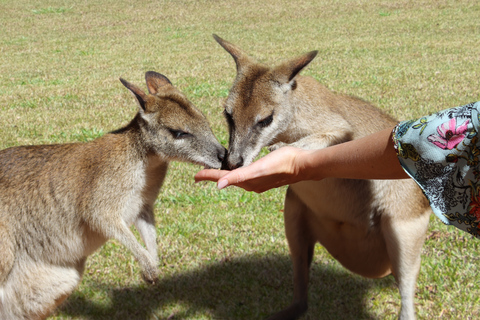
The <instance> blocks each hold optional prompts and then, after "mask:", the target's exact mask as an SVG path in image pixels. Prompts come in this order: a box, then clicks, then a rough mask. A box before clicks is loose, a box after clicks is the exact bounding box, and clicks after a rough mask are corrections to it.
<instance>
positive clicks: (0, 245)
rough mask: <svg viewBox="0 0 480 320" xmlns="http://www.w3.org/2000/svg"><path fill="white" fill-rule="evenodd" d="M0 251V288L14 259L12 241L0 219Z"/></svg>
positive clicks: (0, 302)
mask: <svg viewBox="0 0 480 320" xmlns="http://www.w3.org/2000/svg"><path fill="white" fill-rule="evenodd" d="M0 252H1V254H2V258H1V259H0V290H1V288H2V285H3V283H4V282H5V279H6V278H7V276H8V274H9V273H10V270H11V269H12V266H13V262H14V261H15V247H14V242H13V239H12V237H11V233H10V232H9V228H8V226H7V225H6V224H5V223H4V222H2V221H0ZM1 306H2V295H1V292H0V307H1Z"/></svg>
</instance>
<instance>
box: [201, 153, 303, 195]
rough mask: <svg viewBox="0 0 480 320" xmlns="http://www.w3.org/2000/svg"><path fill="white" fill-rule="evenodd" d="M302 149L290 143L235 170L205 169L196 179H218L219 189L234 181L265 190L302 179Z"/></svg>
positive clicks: (245, 186)
mask: <svg viewBox="0 0 480 320" xmlns="http://www.w3.org/2000/svg"><path fill="white" fill-rule="evenodd" d="M302 152H304V150H302V149H298V148H294V147H288V146H287V147H283V148H280V149H278V150H275V151H273V152H271V153H269V154H268V155H266V156H265V157H263V158H261V159H259V160H257V161H255V162H253V163H252V164H250V165H249V166H246V167H242V168H238V169H235V170H232V171H226V170H214V169H204V170H201V171H199V172H198V173H197V174H196V175H195V182H199V181H205V180H208V181H213V182H217V187H218V189H223V188H225V187H228V186H231V185H234V186H237V187H240V188H243V189H245V190H247V191H254V192H257V193H261V192H264V191H267V190H270V189H272V188H278V187H281V186H284V185H288V184H292V183H295V182H298V181H300V180H301V178H300V171H301V170H300V168H299V163H298V161H297V160H298V159H297V157H298V156H299V155H300V154H301V153H302Z"/></svg>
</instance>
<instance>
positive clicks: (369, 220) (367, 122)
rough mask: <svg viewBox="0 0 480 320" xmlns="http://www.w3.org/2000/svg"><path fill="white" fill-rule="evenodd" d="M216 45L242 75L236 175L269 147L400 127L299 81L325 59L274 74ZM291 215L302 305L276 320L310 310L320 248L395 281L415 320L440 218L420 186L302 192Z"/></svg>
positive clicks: (233, 111)
mask: <svg viewBox="0 0 480 320" xmlns="http://www.w3.org/2000/svg"><path fill="white" fill-rule="evenodd" d="M214 38H215V40H216V41H217V42H218V43H219V44H220V45H221V46H222V47H223V48H224V49H225V50H227V51H228V52H229V53H230V55H231V56H232V57H233V59H234V60H235V63H236V66H237V76H236V78H235V81H234V83H233V86H232V88H231V90H230V93H229V95H228V98H227V99H226V101H225V116H226V118H227V121H228V123H229V129H230V142H229V150H228V154H227V157H226V159H225V162H224V166H226V168H227V169H234V168H237V167H240V166H246V165H248V164H250V163H251V162H252V161H253V159H254V158H255V157H256V156H257V155H258V153H259V151H260V149H261V148H263V147H265V146H271V147H272V148H278V147H281V146H282V145H287V144H288V145H292V146H296V147H300V148H304V149H320V148H325V147H327V146H331V145H334V144H338V143H342V142H345V141H348V140H352V139H357V138H360V137H362V136H366V135H368V134H370V133H374V132H376V131H380V130H381V129H385V128H388V127H389V126H390V127H393V126H394V125H395V123H396V121H395V120H394V119H392V118H391V117H390V116H388V115H386V114H384V113H383V112H381V111H380V110H379V109H377V108H375V107H374V106H372V105H371V104H369V103H367V102H365V101H363V100H360V99H358V98H354V97H350V96H345V95H340V94H336V93H333V92H331V91H330V90H328V89H327V88H326V87H324V86H322V85H321V84H320V83H318V82H317V81H316V80H314V79H313V78H311V77H304V76H300V75H298V73H299V72H300V71H301V70H302V69H303V68H304V67H305V66H306V65H308V64H309V63H310V62H311V61H312V59H313V58H314V57H315V56H316V54H317V52H316V51H312V52H309V53H307V54H305V55H303V56H300V57H298V58H296V59H292V60H289V61H286V62H284V63H282V64H280V65H279V66H277V67H274V68H271V67H268V66H265V65H262V64H260V63H258V62H256V61H254V59H252V58H251V57H249V56H247V55H246V54H245V53H244V52H243V51H242V50H241V49H239V48H238V47H236V46H235V45H233V44H231V43H229V42H227V41H225V40H223V39H221V38H220V37H218V36H216V35H214ZM284 215H285V230H286V236H287V240H288V244H289V248H290V254H291V258H292V260H293V269H294V298H293V303H292V304H291V305H290V306H289V307H288V308H286V309H285V310H283V311H281V312H279V313H277V314H275V315H274V316H272V318H271V319H296V318H298V317H299V316H300V315H301V314H303V313H304V312H305V311H306V310H307V284H308V278H309V267H310V264H311V262H312V258H313V252H314V245H315V243H316V242H320V243H321V244H322V245H323V246H324V247H325V248H326V249H327V250H328V251H329V252H330V253H331V255H332V256H333V257H335V258H336V259H337V260H338V261H340V263H342V265H343V266H345V267H346V268H347V269H349V270H351V271H353V272H355V273H358V274H360V275H362V276H365V277H371V278H377V277H383V276H386V275H388V274H390V273H393V274H394V275H395V277H396V280H397V281H398V285H399V290H400V294H401V297H402V305H401V310H400V314H399V317H400V318H401V319H414V318H415V309H414V295H415V287H416V279H417V276H418V272H419V268H420V254H421V248H422V245H423V243H424V238H425V233H426V230H427V225H428V220H429V215H430V210H429V206H428V202H427V200H426V198H425V197H424V196H423V194H422V192H421V190H420V189H419V188H418V187H417V186H416V185H415V183H414V182H413V181H411V180H397V181H392V180H370V181H368V180H347V179H325V180H322V181H305V182H300V183H296V184H294V185H290V186H289V188H288V190H287V194H286V198H285V210H284Z"/></svg>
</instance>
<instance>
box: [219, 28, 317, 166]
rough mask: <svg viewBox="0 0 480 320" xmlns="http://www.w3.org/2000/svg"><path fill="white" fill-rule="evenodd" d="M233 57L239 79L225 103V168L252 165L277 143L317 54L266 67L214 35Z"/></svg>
mask: <svg viewBox="0 0 480 320" xmlns="http://www.w3.org/2000/svg"><path fill="white" fill-rule="evenodd" d="M213 37H214V38H215V40H216V41H217V42H218V43H219V44H220V45H221V46H222V47H223V48H224V49H225V50H226V51H227V52H228V53H230V55H231V56H232V57H233V59H234V60H235V63H236V66H237V76H236V78H235V81H234V83H233V86H232V88H231V89H230V93H229V95H228V97H227V100H226V101H225V111H224V114H225V117H226V118H227V121H228V126H229V130H230V141H229V147H228V155H227V159H226V161H225V163H224V167H225V168H226V169H234V168H238V167H241V166H244V165H248V164H250V163H251V162H252V161H253V159H254V158H255V157H256V156H257V155H258V153H259V152H260V150H261V149H262V148H263V147H264V146H267V145H269V144H270V143H271V142H272V141H274V140H275V137H276V136H277V135H279V134H281V133H282V132H283V131H284V130H285V129H286V128H287V127H288V125H289V123H290V122H291V121H292V118H293V115H294V112H295V111H294V108H295V104H293V103H290V100H291V94H292V92H293V91H294V90H295V89H296V87H297V84H296V77H297V75H298V73H299V72H300V71H301V70H302V69H303V68H304V67H305V66H307V65H308V64H309V63H310V62H311V61H312V60H313V58H315V56H316V55H317V51H311V52H308V53H306V54H304V55H302V56H299V57H297V58H294V59H291V60H289V61H286V62H284V63H281V64H280V65H278V66H276V67H273V68H272V67H267V66H265V65H263V64H261V63H258V62H256V61H255V60H254V59H253V58H251V57H249V56H247V55H246V54H245V53H244V52H243V51H242V50H241V49H240V48H238V47H237V46H235V45H233V44H232V43H230V42H228V41H225V40H223V39H222V38H220V37H218V36H217V35H213Z"/></svg>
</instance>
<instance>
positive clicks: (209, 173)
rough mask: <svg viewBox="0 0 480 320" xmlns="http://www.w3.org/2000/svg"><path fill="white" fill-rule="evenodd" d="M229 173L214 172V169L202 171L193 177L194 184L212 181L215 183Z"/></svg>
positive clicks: (224, 171)
mask: <svg viewBox="0 0 480 320" xmlns="http://www.w3.org/2000/svg"><path fill="white" fill-rule="evenodd" d="M229 172H230V171H228V170H216V169H203V170H200V171H199V172H197V174H196V175H195V182H200V181H213V182H217V181H218V179H220V178H222V177H223V176H225V175H226V174H228V173H229Z"/></svg>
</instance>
